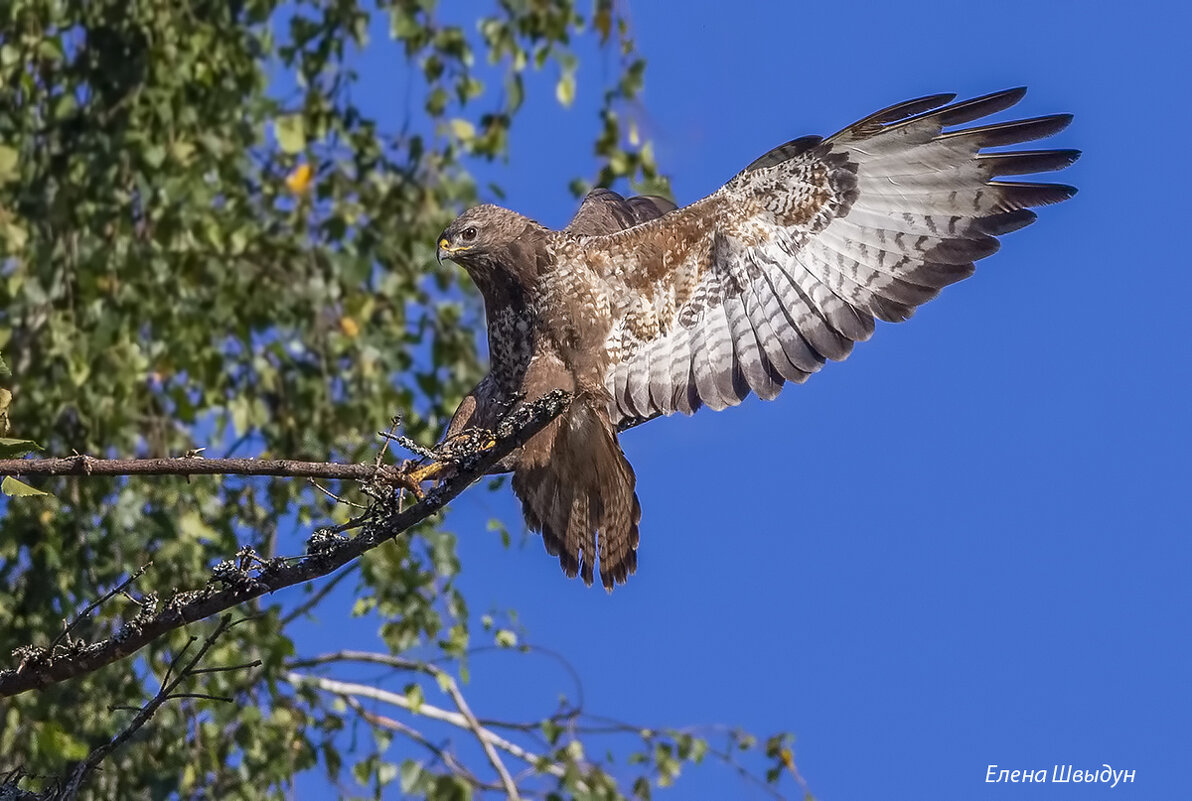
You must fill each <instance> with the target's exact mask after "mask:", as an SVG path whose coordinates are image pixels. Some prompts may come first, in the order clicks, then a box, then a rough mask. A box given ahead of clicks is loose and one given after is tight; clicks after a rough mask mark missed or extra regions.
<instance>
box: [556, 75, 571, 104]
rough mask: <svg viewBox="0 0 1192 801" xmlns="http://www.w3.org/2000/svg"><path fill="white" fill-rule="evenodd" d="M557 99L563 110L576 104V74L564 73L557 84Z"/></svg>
mask: <svg viewBox="0 0 1192 801" xmlns="http://www.w3.org/2000/svg"><path fill="white" fill-rule="evenodd" d="M555 99H557V100H558V101H559V104H560V105H561V106H563V108H570V107H571V104H572V103H574V102H575V73H574V72H564V73H563V74H562V75H561V76H560V77H559V82H558V83H557V84H555Z"/></svg>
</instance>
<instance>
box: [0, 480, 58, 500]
mask: <svg viewBox="0 0 1192 801" xmlns="http://www.w3.org/2000/svg"><path fill="white" fill-rule="evenodd" d="M0 492H3V493H4V494H5V495H7V496H9V497H10V498H23V497H27V496H35V495H44V496H47V497H48V496H49V495H50V493H48V492H42V491H41V490H39V489H36V488H34V487H30V486H29V485H28V484H26V483H24V482H23V481H17V480H16V479H15V478H13V477H12V476H5V477H4V480H3V481H0Z"/></svg>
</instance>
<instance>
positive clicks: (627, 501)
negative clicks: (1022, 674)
mask: <svg viewBox="0 0 1192 801" xmlns="http://www.w3.org/2000/svg"><path fill="white" fill-rule="evenodd" d="M635 482H636V478H635V476H634V474H633V468H632V467H631V466H630V465H629V462H628V460H627V459H626V458H625V454H624V453H623V452H622V451H621V446H620V444H619V443H618V442H617V437H616V432H615V430H614V429H613V426H612V421H611V420H610V418H609V415H608V412H607V411H606V410H604V409H602V408H600V407H599V404H597V403H593V402H589V401H586V400H585V399H582V398H577V399H576V400H574V401H572V404H571V407H570V408H569V409H568V410H567V412H565V413H564V415H563V416H562V417H561V418H560V419H559V420H558V421H556V423H555V424H554V425H553V426H551V427H550V428H548V429H546V430H545V431H543V432H542V433H540V434H539V435H538V437H535V438H534V440H531V441H530V442H529V443H527V446H526V450H525V452H524V454H523V458H522V460H521V462H520V463H519V465H518V466H517V467H516V468H515V470H514V474H513V490H514V492H516V493H517V496H518V497H519V498H520V499H521V501H522V510H523V512H524V514H525V518H526V524H527V525H528V526H529V527H530V528H531V529H533V530H536V531H541V532H542V541H543V543H544V544H545V546H546V550H547V552H548V553H550V554H552V555H556V556H558V557H559V564H560V566H561V567H562V568H563V572H564V573H566V574H567V576H568V577H572V578H573V577H575V576H577V575H578V576H580V577H581V578H582V579H583V581H584V583H585V584H588V585H591V584H592V583H593V581H594V580H595V573H596V568H597V566H599V571H600V580H601V583H602V584H603V585H604V586H605V588H606V589H608V590H610V591H611V590H612V589H613V587H614V586H615V585H616V584H622V583H624V582H625V580H626V579H627V578H628V577H629V576H630V575H631V574H632V573H634V572H635V571H636V569H637V545H638V539H639V537H638V524H639V523H640V522H641V506H640V504H639V503H638V500H637V495H636V494H635V493H634V484H635ZM598 559H599V565H597V560H598Z"/></svg>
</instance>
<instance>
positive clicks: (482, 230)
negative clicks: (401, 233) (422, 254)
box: [436, 204, 537, 272]
mask: <svg viewBox="0 0 1192 801" xmlns="http://www.w3.org/2000/svg"><path fill="white" fill-rule="evenodd" d="M530 227H537V226H535V224H534V223H532V222H531V221H530V220H528V219H526V218H525V217H523V216H522V215H520V214H518V213H516V212H513V211H509V210H508V209H503V208H501V207H500V206H492V205H487V204H486V205H483V206H475V207H473V208H470V209H468V210H467V211H465V212H464V213H463V214H461V215H459V216H458V217H456V218H455V222H453V223H451V225H449V226H447V228H446V230H444V231H443V233H441V234H439V242H438V249H437V253H436V255H437V256H438V259H439V261H440V262H441V261H443V259H450V260H451V261H453V262H455V263H456V264H458V265H460V266H461V267H463V268H465V269H467V270H468V272H473V271H474V270H485V271H487V270H492V269H494V268H497V267H499V266H500V264H501V263H502V262H503V261H506V259H505V258H503V257H505V256H506V255H507V254H506V251H507V250H508V249H509V247H510V246H511V245H513V244H514V243H516V242H517V240H518V239H519V237H521V236H522V235H523V234H525V232H526V230H527V229H528V228H530Z"/></svg>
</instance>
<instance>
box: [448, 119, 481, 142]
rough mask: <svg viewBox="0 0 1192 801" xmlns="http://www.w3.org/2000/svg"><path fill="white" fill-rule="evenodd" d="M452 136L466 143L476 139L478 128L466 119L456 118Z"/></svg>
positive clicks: (453, 123) (453, 122)
mask: <svg viewBox="0 0 1192 801" xmlns="http://www.w3.org/2000/svg"><path fill="white" fill-rule="evenodd" d="M451 135H452V136H454V137H455V138H456V139H459V140H462V141H464V142H467V141H470V140H472V139H475V138H476V126H475V125H473V124H472V123H470V122H468V121H467V120H465V119H459V118H456V119H454V120H452V121H451Z"/></svg>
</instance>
